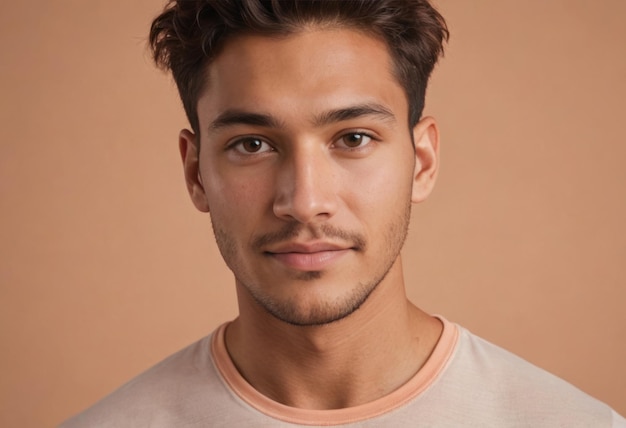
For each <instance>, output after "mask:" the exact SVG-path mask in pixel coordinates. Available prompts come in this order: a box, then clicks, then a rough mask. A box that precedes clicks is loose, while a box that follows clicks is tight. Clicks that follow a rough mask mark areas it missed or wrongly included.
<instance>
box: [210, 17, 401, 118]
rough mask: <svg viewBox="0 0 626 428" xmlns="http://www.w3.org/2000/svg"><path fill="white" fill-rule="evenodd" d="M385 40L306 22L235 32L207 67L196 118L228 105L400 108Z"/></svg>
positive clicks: (288, 110) (281, 110)
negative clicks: (283, 31)
mask: <svg viewBox="0 0 626 428" xmlns="http://www.w3.org/2000/svg"><path fill="white" fill-rule="evenodd" d="M392 70H393V63H392V60H391V57H390V55H389V52H388V49H387V46H386V44H385V43H384V42H383V41H381V40H380V39H378V38H375V37H372V36H370V35H367V34H365V33H363V32H360V31H356V30H352V29H306V30H302V31H300V32H297V33H294V34H290V35H286V36H277V37H273V36H272V37H270V36H260V35H240V36H237V37H234V38H233V39H231V40H229V41H228V42H226V44H225V45H224V47H223V49H222V50H221V52H220V54H219V55H218V56H217V57H216V58H215V60H214V61H213V62H212V63H211V64H210V65H209V66H208V68H207V72H206V73H207V74H206V77H207V84H206V89H205V91H204V93H203V94H202V95H201V97H200V99H199V103H198V112H199V115H200V121H201V123H202V122H203V118H207V117H211V116H214V115H217V114H220V113H221V112H222V111H224V110H226V109H254V110H258V109H261V110H263V111H264V112H265V111H268V112H275V113H276V114H278V115H279V116H280V115H282V114H285V115H286V116H289V115H290V114H291V115H294V114H296V113H303V114H304V113H305V112H306V111H309V112H313V111H322V110H324V109H326V108H332V107H337V106H339V105H340V104H352V103H363V102H370V103H371V102H376V103H379V104H383V105H386V106H388V107H389V108H390V109H391V110H396V111H398V110H399V111H398V113H401V114H402V115H403V116H405V114H403V113H402V110H407V109H408V106H407V103H406V97H405V95H404V91H403V89H402V87H401V86H400V84H399V83H398V81H397V79H396V78H395V76H394V74H393V71H392Z"/></svg>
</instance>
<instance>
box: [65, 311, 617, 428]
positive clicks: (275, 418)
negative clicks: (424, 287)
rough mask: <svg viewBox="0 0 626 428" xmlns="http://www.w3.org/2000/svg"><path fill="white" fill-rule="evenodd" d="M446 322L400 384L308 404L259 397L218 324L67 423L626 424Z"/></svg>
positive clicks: (70, 426)
mask: <svg viewBox="0 0 626 428" xmlns="http://www.w3.org/2000/svg"><path fill="white" fill-rule="evenodd" d="M442 322H443V324H444V330H443V333H442V336H441V338H440V339H439V342H438V343H437V346H436V347H435V350H434V351H433V353H432V355H431V356H430V358H429V359H428V361H427V362H426V364H425V365H424V366H423V367H422V369H420V371H419V372H418V373H417V374H416V375H415V376H414V377H413V378H412V379H410V380H409V381H408V382H407V383H406V384H404V385H403V386H402V387H400V388H399V389H397V390H396V391H394V392H392V393H391V394H389V395H387V396H385V397H382V398H380V399H378V400H375V401H373V402H371V403H367V404H364V405H361V406H357V407H352V408H347V409H337V410H328V411H326V410H305V409H296V408H293V407H288V406H285V405H282V404H280V403H277V402H275V401H272V400H270V399H269V398H267V397H265V396H263V395H262V394H260V393H259V392H257V391H256V390H255V389H254V388H253V387H252V386H251V385H249V384H248V383H247V382H246V381H245V379H243V378H242V377H241V376H240V375H239V373H238V372H237V370H236V368H235V366H234V365H233V363H232V361H231V360H230V358H229V356H228V353H227V351H226V347H225V344H224V330H225V328H226V325H222V326H221V327H219V328H218V329H217V330H216V331H215V332H214V333H213V334H211V335H209V336H207V337H205V338H203V339H201V340H200V341H198V342H196V343H194V344H192V345H190V346H189V347H187V348H185V349H183V350H181V351H179V352H178V353H176V354H174V355H172V356H170V357H169V358H167V359H165V360H164V361H162V362H161V363H159V364H157V365H156V366H154V367H153V368H151V369H149V370H148V371H146V372H144V373H143V374H141V375H139V376H138V377H136V378H135V379H133V380H131V381H130V382H128V383H127V384H125V385H124V386H122V387H121V388H119V389H118V390H117V391H115V392H113V393H112V394H110V395H109V396H107V397H105V398H104V399H103V400H101V401H100V402H98V403H96V404H95V405H94V406H93V407H91V408H89V409H87V410H86V411H84V412H83V413H80V414H79V415H77V416H75V417H74V418H72V419H70V420H68V421H66V422H65V423H64V424H62V425H61V427H62V428H75V427H151V428H161V427H181V428H183V427H240V426H241V427H244V426H245V427H293V426H345V427H350V426H354V427H394V428H398V427H461V426H462V427H568V428H569V427H594V428H597V427H613V428H626V420H625V419H624V418H622V417H621V416H619V415H618V414H617V413H615V412H614V411H613V410H612V409H611V408H609V407H608V406H607V405H606V404H603V403H602V402H600V401H598V400H596V399H594V398H592V397H590V396H589V395H587V394H585V393H584V392H582V391H580V390H578V389H576V388H575V387H573V386H572V385H570V384H568V383H567V382H565V381H563V380H562V379H559V378H557V377H556V376H554V375H551V374H550V373H547V372H546V371H544V370H542V369H539V368H537V367H535V366H533V365H532V364H530V363H528V362H526V361H524V360H522V359H521V358H519V357H517V356H515V355H513V354H511V353H509V352H507V351H505V350H503V349H501V348H499V347H497V346H495V345H493V344H491V343H489V342H487V341H485V340H483V339H481V338H479V337H477V336H475V335H473V334H472V333H470V332H469V331H467V330H466V329H464V328H462V327H460V326H458V325H456V324H453V323H450V322H448V321H446V320H444V319H442Z"/></svg>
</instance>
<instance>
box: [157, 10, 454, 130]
mask: <svg viewBox="0 0 626 428" xmlns="http://www.w3.org/2000/svg"><path fill="white" fill-rule="evenodd" d="M311 25H320V26H331V27H335V28H337V27H339V28H351V29H355V30H358V31H362V32H365V33H367V34H370V35H372V36H374V37H377V38H379V39H382V40H384V41H385V42H386V44H387V46H388V48H389V52H390V55H391V57H392V60H393V63H394V72H395V74H396V78H397V79H398V81H399V82H400V84H401V85H402V87H403V88H404V91H405V93H406V96H407V100H408V104H409V124H410V125H411V127H412V126H413V125H415V124H416V123H417V122H418V121H419V118H420V117H421V115H422V110H423V108H424V97H425V94H426V85H427V83H428V78H429V76H430V74H431V72H432V70H433V68H434V66H435V64H436V62H437V60H438V59H439V56H440V55H442V54H443V42H444V41H446V40H447V39H448V36H449V33H448V29H447V27H446V23H445V21H444V19H443V17H442V16H441V15H440V14H439V13H438V12H437V11H436V10H435V9H434V8H433V7H432V6H431V5H430V3H429V2H428V0H170V1H169V2H168V4H167V6H166V7H165V10H164V11H163V13H161V15H159V16H158V17H157V18H156V19H155V20H154V21H153V22H152V26H151V28H150V47H151V49H152V53H153V56H154V60H155V62H156V63H157V65H158V66H160V67H162V68H164V69H169V70H171V71H172V74H173V76H174V80H175V82H176V85H177V86H178V91H179V93H180V97H181V99H182V101H183V106H184V108H185V112H186V113H187V117H188V119H189V122H190V124H191V127H192V129H193V131H194V132H195V133H196V134H198V133H199V131H200V129H199V124H198V114H197V103H198V98H199V97H200V95H201V94H202V91H203V90H204V88H205V80H206V79H207V77H206V73H205V70H206V67H207V65H208V64H209V63H210V62H211V61H212V60H213V59H214V58H215V57H216V56H217V55H218V54H219V52H220V48H221V47H222V46H223V45H224V42H225V41H226V40H227V39H229V38H231V37H233V36H234V35H237V34H243V33H246V34H262V35H269V36H277V35H288V34H291V33H295V32H297V31H299V30H301V29H303V28H304V27H307V26H311Z"/></svg>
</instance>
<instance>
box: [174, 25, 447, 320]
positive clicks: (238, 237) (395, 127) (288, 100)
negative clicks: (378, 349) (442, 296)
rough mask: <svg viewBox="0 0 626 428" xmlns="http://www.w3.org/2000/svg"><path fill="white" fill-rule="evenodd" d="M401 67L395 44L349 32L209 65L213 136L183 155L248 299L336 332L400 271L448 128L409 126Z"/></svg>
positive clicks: (226, 52) (253, 50) (257, 42)
mask: <svg viewBox="0 0 626 428" xmlns="http://www.w3.org/2000/svg"><path fill="white" fill-rule="evenodd" d="M391 70H392V63H391V59H390V56H389V54H388V52H387V49H386V46H385V45H384V43H382V42H380V41H378V40H377V39H375V38H372V37H370V36H367V35H364V34H362V33H360V32H357V31H353V30H347V29H337V30H328V29H325V30H321V29H317V30H306V31H303V32H301V33H297V34H294V35H289V36H286V37H281V38H270V37H264V36H254V35H250V36H240V37H237V38H235V39H232V40H230V41H229V42H228V43H227V44H226V45H225V47H224V49H223V51H222V53H221V54H220V55H219V56H218V57H217V58H216V59H215V61H214V62H212V63H211V64H210V66H209V67H208V70H207V79H208V84H207V88H206V91H205V92H204V94H203V95H202V96H201V97H200V98H199V101H198V114H199V122H200V128H201V132H200V134H201V136H200V137H197V136H195V135H193V134H192V133H191V132H190V131H186V130H185V131H182V132H181V136H180V147H181V153H182V156H183V161H184V165H185V176H186V180H187V185H188V189H189V191H190V194H191V197H192V200H193V201H194V203H195V205H196V207H197V208H198V209H200V210H201V211H208V212H210V214H211V220H212V224H213V230H214V232H215V237H216V240H217V243H218V246H219V248H220V251H221V253H222V256H223V257H224V260H225V261H226V263H227V265H228V266H229V268H230V269H231V270H232V271H233V273H234V275H235V279H236V283H237V287H238V292H239V298H240V300H241V299H242V297H243V298H244V299H249V300H250V301H251V302H253V304H254V305H256V306H257V307H260V308H262V310H263V312H264V313H266V314H270V315H272V316H274V317H276V318H278V319H280V320H283V321H285V322H288V323H291V324H296V325H319V324H325V323H329V322H332V321H335V320H339V319H342V318H344V317H346V316H348V315H350V314H351V313H352V312H353V311H355V310H356V309H357V308H359V306H360V305H361V304H362V303H363V302H364V301H365V300H366V299H367V298H368V296H370V294H371V292H372V291H373V290H374V289H375V288H376V287H377V286H380V284H384V283H385V281H389V280H390V279H389V278H390V277H391V276H393V275H389V273H390V272H392V271H398V270H401V266H400V263H399V253H400V249H401V247H402V244H403V242H404V238H405V236H406V231H407V226H408V222H409V217H410V207H411V202H412V201H413V202H419V201H421V200H422V199H424V198H425V197H426V196H427V195H428V193H429V192H430V190H431V188H432V184H433V182H434V178H435V175H436V169H437V168H436V167H437V163H436V158H437V131H436V127H435V124H434V121H433V120H432V119H430V118H426V119H423V120H422V121H421V122H420V123H419V124H418V125H417V126H416V127H415V128H413V129H410V128H409V124H408V122H407V120H408V104H407V100H406V96H405V94H404V91H403V89H402V87H401V86H400V85H399V83H398V82H397V80H396V79H395V78H394V76H393V74H392V72H391ZM197 138H199V141H197V140H196V139H197ZM412 139H413V142H412ZM195 143H198V145H199V147H200V148H199V150H198V149H197V148H196V144H195ZM413 143H414V144H413ZM394 277H397V275H396V276H394ZM400 277H401V275H400Z"/></svg>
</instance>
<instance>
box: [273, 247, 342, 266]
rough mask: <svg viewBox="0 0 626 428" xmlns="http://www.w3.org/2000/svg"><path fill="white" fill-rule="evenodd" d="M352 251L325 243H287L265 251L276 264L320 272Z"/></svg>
mask: <svg viewBox="0 0 626 428" xmlns="http://www.w3.org/2000/svg"><path fill="white" fill-rule="evenodd" d="M351 251H352V248H351V247H346V246H341V245H337V244H333V243H327V242H313V243H287V244H283V245H279V246H276V248H272V249H270V250H268V251H266V254H267V255H268V256H270V257H271V258H272V259H274V260H276V261H277V262H279V263H281V264H283V265H285V266H287V267H289V268H292V269H297V270H302V271H320V270H324V269H327V268H329V267H330V266H331V265H332V264H333V263H335V262H336V261H338V260H339V259H340V258H342V257H343V256H345V255H347V254H348V253H349V252H351Z"/></svg>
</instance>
